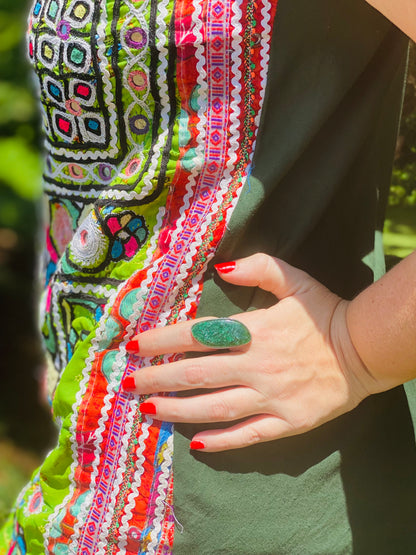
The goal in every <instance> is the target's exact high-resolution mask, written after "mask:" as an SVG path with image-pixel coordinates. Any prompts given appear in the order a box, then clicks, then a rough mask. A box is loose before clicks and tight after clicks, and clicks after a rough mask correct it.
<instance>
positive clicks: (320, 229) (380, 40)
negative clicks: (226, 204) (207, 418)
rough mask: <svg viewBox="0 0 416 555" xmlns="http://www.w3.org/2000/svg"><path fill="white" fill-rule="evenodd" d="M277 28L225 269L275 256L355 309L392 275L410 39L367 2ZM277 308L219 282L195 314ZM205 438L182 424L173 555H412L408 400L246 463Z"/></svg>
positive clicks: (291, 11) (370, 409)
mask: <svg viewBox="0 0 416 555" xmlns="http://www.w3.org/2000/svg"><path fill="white" fill-rule="evenodd" d="M276 17H277V20H276V28H275V31H274V36H273V45H272V58H271V63H270V69H269V82H268V88H267V93H266V100H265V107H264V110H263V115H262V124H261V127H260V132H259V139H258V143H257V149H256V154H255V160H254V167H253V171H252V176H251V179H250V182H249V183H248V184H247V185H246V187H245V190H244V191H243V193H242V197H241V200H240V201H239V204H238V206H237V208H236V211H235V213H234V214H233V217H232V220H231V222H230V225H229V228H230V231H229V233H228V235H227V236H226V237H225V238H224V240H223V242H222V244H221V247H220V250H219V252H218V254H217V257H216V260H215V262H222V261H228V260H233V259H235V258H238V257H241V256H245V255H248V254H251V253H254V252H257V251H263V252H267V253H269V254H272V255H274V256H280V257H282V258H284V259H285V260H287V261H288V262H290V263H292V264H294V265H296V266H298V267H301V268H303V269H305V270H306V271H308V272H310V273H311V274H312V275H314V276H315V277H316V278H318V279H319V280H320V281H322V282H323V283H325V284H326V285H327V286H328V287H330V288H331V289H332V290H333V291H335V292H336V293H338V294H340V295H342V296H343V297H345V298H351V297H353V296H354V295H355V294H356V293H357V292H358V291H360V290H361V289H362V288H364V287H365V286H366V285H367V284H369V283H370V282H371V281H372V280H373V278H374V276H376V277H378V276H379V275H380V273H381V272H382V270H383V264H384V259H383V254H382V251H381V242H380V230H381V229H382V222H383V214H384V209H385V202H386V196H387V188H388V184H389V180H390V173H391V165H392V158H393V152H394V145H395V138H396V133H397V125H398V119H399V114H400V108H401V99H402V88H403V87H402V86H403V79H404V72H405V63H406V55H407V54H406V52H407V40H406V38H405V37H404V36H403V35H402V34H401V33H400V32H399V31H398V30H397V29H395V28H394V27H393V26H392V25H390V24H389V23H388V22H387V20H386V19H384V18H383V17H382V16H381V15H380V14H378V13H377V12H376V11H375V10H373V9H372V8H371V7H369V6H368V5H367V4H366V3H365V2H364V1H363V0H337V1H334V0H314V1H313V2H311V0H280V2H279V5H278V10H277V16H276ZM271 302H275V300H274V299H273V298H271V296H270V295H267V294H265V293H263V292H261V291H259V290H253V289H250V288H241V287H235V286H230V285H225V284H224V283H222V282H221V280H220V279H219V278H218V277H217V276H216V275H215V272H213V271H212V269H210V270H209V271H208V273H207V279H206V282H205V285H204V291H203V295H202V299H201V304H200V308H199V315H200V316H203V315H215V316H227V315H230V314H233V313H236V312H240V311H244V310H250V309H253V308H257V307H264V306H267V305H268V304H270V303H271ZM413 389H415V388H413ZM411 390H412V388H411V387H409V388H408V392H409V395H410V394H411V393H410V392H411ZM410 404H411V405H412V404H415V405H416V403H415V401H414V400H413V398H412V399H410ZM211 427H212V426H211ZM200 429H202V426H200V425H180V426H176V433H175V456H174V476H175V514H176V517H177V519H178V521H179V522H180V523H181V525H182V526H183V531H181V527H180V526H179V525H178V528H177V531H176V536H175V544H174V553H175V554H177V555H179V554H180V555H182V554H183V555H190V554H193V555H196V554H214V553H215V554H220V553H221V554H222V553H224V554H265V555H266V554H267V555H273V554H277V555H338V554H344V553H345V554H349V553H354V554H365V555H372V554H377V555H381V554H386V555H392V554H396V553H397V554H400V555H405V554H408V553H409V554H410V553H412V554H413V553H415V552H416V449H415V437H414V430H413V424H412V415H411V413H410V410H409V404H408V401H407V398H406V395H405V392H404V390H403V388H398V389H396V390H393V391H390V392H387V393H385V394H382V395H377V396H373V397H371V398H369V399H367V400H366V401H365V402H363V403H362V404H361V405H360V406H359V407H358V408H357V409H356V410H355V411H353V412H352V413H350V414H348V415H345V416H343V417H341V418H338V419H337V420H335V421H333V422H331V423H329V424H327V425H325V426H322V427H321V428H319V429H317V430H314V431H312V432H310V433H308V434H303V435H301V436H298V437H294V438H289V439H284V440H281V441H274V442H269V443H267V444H262V445H258V446H255V447H251V448H247V449H243V450H235V451H233V452H228V453H216V454H203V453H197V452H190V451H189V441H190V439H191V438H192V436H193V434H194V433H196V432H197V431H198V430H200Z"/></svg>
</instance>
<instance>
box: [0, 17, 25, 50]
mask: <svg viewBox="0 0 416 555" xmlns="http://www.w3.org/2000/svg"><path fill="white" fill-rule="evenodd" d="M13 15H14V14H13ZM23 36H24V27H22V22H21V20H20V18H16V17H15V16H12V15H11V14H9V13H7V12H3V11H1V12H0V52H5V51H6V50H11V49H12V48H14V47H15V46H18V45H19V43H20V42H21V41H22V38H23Z"/></svg>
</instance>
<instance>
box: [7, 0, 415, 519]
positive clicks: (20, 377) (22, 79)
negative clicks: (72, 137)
mask: <svg viewBox="0 0 416 555" xmlns="http://www.w3.org/2000/svg"><path fill="white" fill-rule="evenodd" d="M28 11H29V4H28V3H27V1H26V0H0V306H1V318H0V342H1V357H0V372H1V379H2V386H3V387H2V388H0V523H1V520H2V518H4V515H5V514H6V511H7V509H8V508H9V507H10V506H11V505H12V503H13V500H14V497H15V495H16V493H17V491H18V490H19V489H20V487H21V485H22V483H23V482H24V481H25V480H26V479H27V478H28V475H29V473H30V471H31V469H32V468H33V467H34V465H35V464H36V462H37V461H38V460H39V458H40V457H41V456H42V454H43V452H44V451H45V450H46V448H47V446H48V443H49V442H50V441H51V439H50V438H51V437H52V435H53V431H52V426H51V423H50V418H49V415H48V409H47V408H46V407H45V406H44V405H43V404H42V402H41V401H40V400H39V399H40V395H39V391H40V389H41V384H40V383H39V380H38V378H37V376H39V375H40V373H41V372H40V371H39V370H38V369H40V367H41V365H42V364H43V362H42V356H41V353H40V349H39V341H38V337H37V332H36V331H35V330H36V325H35V322H34V320H35V314H36V310H35V308H34V307H35V304H36V295H35V294H34V286H33V283H34V281H35V280H34V273H35V268H36V262H35V254H34V253H35V243H36V235H37V231H36V230H37V229H38V226H39V221H38V212H39V202H40V189H41V178H40V176H41V165H42V164H41V156H40V150H41V145H40V142H41V140H40V137H39V133H38V128H39V122H38V120H37V112H36V100H35V99H34V95H33V90H34V89H33V87H32V86H31V83H30V77H29V72H28V64H27V61H26V45H25V41H24V29H25V27H26V14H27V13H28ZM389 205H390V206H389V209H388V213H387V220H386V227H385V245H386V252H387V254H389V255H394V256H399V257H402V256H405V255H407V254H408V253H409V252H411V251H412V250H413V249H415V248H416V48H415V47H412V50H411V58H410V64H409V77H408V84H407V88H406V95H405V101H404V110H403V122H402V127H401V131H400V136H399V140H398V145H397V152H396V163H395V168H394V171H393V177H392V188H391V194H390V199H389Z"/></svg>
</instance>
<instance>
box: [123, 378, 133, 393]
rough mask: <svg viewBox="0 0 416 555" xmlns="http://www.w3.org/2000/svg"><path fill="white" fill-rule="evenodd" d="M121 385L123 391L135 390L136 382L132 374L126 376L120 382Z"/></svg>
mask: <svg viewBox="0 0 416 555" xmlns="http://www.w3.org/2000/svg"><path fill="white" fill-rule="evenodd" d="M121 387H122V389H124V391H135V390H136V382H135V379H134V378H133V376H126V377H125V378H124V380H123V381H122V382H121Z"/></svg>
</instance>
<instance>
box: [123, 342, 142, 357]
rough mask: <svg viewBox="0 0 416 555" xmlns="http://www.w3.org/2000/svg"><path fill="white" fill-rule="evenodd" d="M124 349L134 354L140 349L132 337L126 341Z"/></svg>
mask: <svg viewBox="0 0 416 555" xmlns="http://www.w3.org/2000/svg"><path fill="white" fill-rule="evenodd" d="M126 351H127V352H128V353H132V354H136V353H138V352H139V351H140V348H139V342H138V341H137V339H134V340H133V341H128V342H127V343H126Z"/></svg>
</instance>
